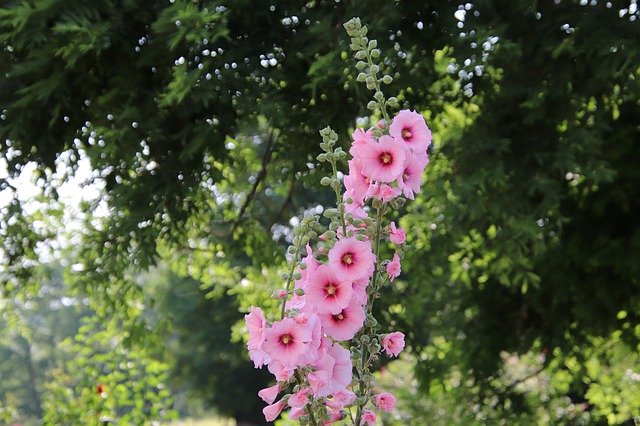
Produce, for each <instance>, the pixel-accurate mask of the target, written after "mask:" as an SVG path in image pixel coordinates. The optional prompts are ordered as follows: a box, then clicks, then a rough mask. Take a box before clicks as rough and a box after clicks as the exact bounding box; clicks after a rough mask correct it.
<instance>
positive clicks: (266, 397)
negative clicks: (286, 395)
mask: <svg viewBox="0 0 640 426" xmlns="http://www.w3.org/2000/svg"><path fill="white" fill-rule="evenodd" d="M279 392H280V384H279V383H276V384H275V385H273V386H269V387H268V388H264V389H262V390H261V391H260V392H258V396H259V397H260V398H262V400H263V401H264V402H266V403H267V404H273V401H275V400H276V397H277V396H278V393H279Z"/></svg>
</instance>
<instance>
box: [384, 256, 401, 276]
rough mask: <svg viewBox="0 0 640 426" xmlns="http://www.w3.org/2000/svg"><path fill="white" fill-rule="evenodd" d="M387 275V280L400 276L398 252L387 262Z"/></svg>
mask: <svg viewBox="0 0 640 426" xmlns="http://www.w3.org/2000/svg"><path fill="white" fill-rule="evenodd" d="M387 275H389V281H393V280H395V279H396V278H398V277H399V276H400V257H399V256H398V253H396V254H394V255H393V259H391V262H389V263H387Z"/></svg>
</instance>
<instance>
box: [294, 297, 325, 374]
mask: <svg viewBox="0 0 640 426" xmlns="http://www.w3.org/2000/svg"><path fill="white" fill-rule="evenodd" d="M308 306H309V305H308ZM308 309H311V308H308ZM302 319H304V321H305V322H304V323H305V325H306V327H307V328H308V329H309V330H311V340H310V341H309V349H308V350H307V351H306V352H305V353H304V354H302V356H301V357H300V359H299V360H298V364H299V365H309V364H313V363H314V362H316V361H317V360H318V357H319V353H318V352H319V350H320V345H321V343H322V324H321V323H320V318H318V315H317V314H316V313H314V312H302V313H301V314H300V315H298V316H296V317H295V321H296V322H298V323H301V321H302Z"/></svg>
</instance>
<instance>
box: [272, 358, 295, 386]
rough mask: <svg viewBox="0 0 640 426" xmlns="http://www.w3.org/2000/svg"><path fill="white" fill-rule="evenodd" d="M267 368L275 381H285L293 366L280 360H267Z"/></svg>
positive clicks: (291, 374)
mask: <svg viewBox="0 0 640 426" xmlns="http://www.w3.org/2000/svg"><path fill="white" fill-rule="evenodd" d="M267 369H268V370H269V372H270V373H271V374H273V375H274V376H275V378H276V380H277V381H279V382H286V381H287V380H289V379H290V378H291V377H292V376H293V371H294V370H295V367H294V366H292V365H284V364H283V363H282V362H280V361H276V360H271V361H269V365H267Z"/></svg>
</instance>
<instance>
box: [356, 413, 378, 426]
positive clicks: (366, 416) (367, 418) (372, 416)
mask: <svg viewBox="0 0 640 426" xmlns="http://www.w3.org/2000/svg"><path fill="white" fill-rule="evenodd" d="M375 424H376V413H374V412H373V411H371V410H364V411H363V412H362V418H361V419H360V426H364V425H367V426H374V425H375Z"/></svg>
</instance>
